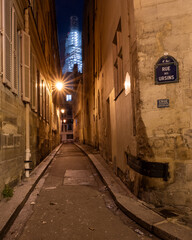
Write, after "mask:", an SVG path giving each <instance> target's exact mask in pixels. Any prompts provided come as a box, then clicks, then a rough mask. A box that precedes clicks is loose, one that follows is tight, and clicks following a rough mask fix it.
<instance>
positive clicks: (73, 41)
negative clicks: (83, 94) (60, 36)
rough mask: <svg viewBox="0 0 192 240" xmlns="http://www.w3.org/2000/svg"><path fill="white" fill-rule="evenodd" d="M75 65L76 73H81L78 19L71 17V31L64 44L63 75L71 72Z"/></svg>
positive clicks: (80, 43) (80, 42) (80, 44)
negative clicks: (76, 67)
mask: <svg viewBox="0 0 192 240" xmlns="http://www.w3.org/2000/svg"><path fill="white" fill-rule="evenodd" d="M75 64H77V66H78V72H80V73H82V41H81V32H80V31H79V30H78V18H77V17H71V30H70V32H69V34H68V36H67V38H66V43H65V65H64V67H63V73H65V72H73V68H74V65H75Z"/></svg>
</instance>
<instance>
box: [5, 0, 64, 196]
mask: <svg viewBox="0 0 192 240" xmlns="http://www.w3.org/2000/svg"><path fill="white" fill-rule="evenodd" d="M59 74H60V62H59V51H58V41H57V27H56V16H55V5H54V1H51V0H45V1H40V0H30V1H29V0H0V192H2V190H3V188H4V186H5V184H10V185H14V184H16V183H17V182H18V181H20V179H21V178H22V177H23V176H24V175H25V174H26V176H28V175H29V173H30V171H31V170H32V169H33V168H34V167H35V166H36V165H37V164H38V163H39V162H40V161H41V160H42V159H43V158H44V157H45V156H46V155H47V154H48V153H49V152H50V151H51V150H52V149H53V148H54V147H56V146H57V145H58V144H59V141H60V136H59V111H58V109H57V106H56V102H55V101H54V99H53V95H52V94H53V92H52V89H53V84H54V81H55V79H56V78H57V77H58V76H59ZM0 198H1V197H0Z"/></svg>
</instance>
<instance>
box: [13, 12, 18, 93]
mask: <svg viewBox="0 0 192 240" xmlns="http://www.w3.org/2000/svg"><path fill="white" fill-rule="evenodd" d="M17 71H18V69H17V16H16V12H15V9H14V8H13V9H12V91H13V92H14V93H16V94H18V75H17Z"/></svg>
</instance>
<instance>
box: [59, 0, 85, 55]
mask: <svg viewBox="0 0 192 240" xmlns="http://www.w3.org/2000/svg"><path fill="white" fill-rule="evenodd" d="M55 4H56V15H57V29H58V35H59V44H60V56H61V57H62V55H63V54H62V52H63V51H62V50H63V41H64V39H65V37H66V35H67V33H68V32H69V30H70V17H71V16H77V17H78V18H79V27H80V30H82V17H83V0H55Z"/></svg>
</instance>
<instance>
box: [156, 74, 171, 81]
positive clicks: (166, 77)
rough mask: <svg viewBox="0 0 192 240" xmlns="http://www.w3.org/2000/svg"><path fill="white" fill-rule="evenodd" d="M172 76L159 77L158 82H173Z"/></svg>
mask: <svg viewBox="0 0 192 240" xmlns="http://www.w3.org/2000/svg"><path fill="white" fill-rule="evenodd" d="M174 79H175V78H174V75H171V76H161V77H159V81H164V80H174Z"/></svg>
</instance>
